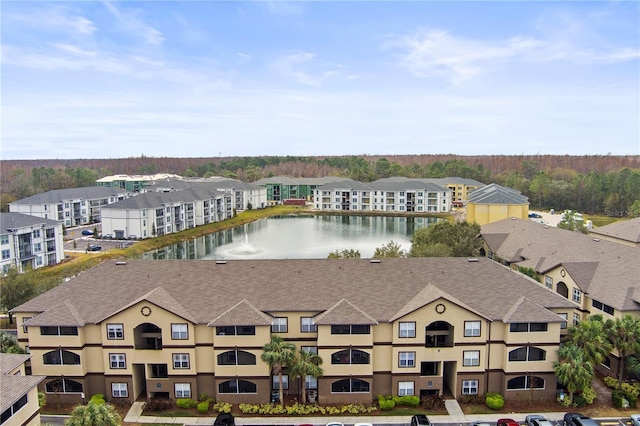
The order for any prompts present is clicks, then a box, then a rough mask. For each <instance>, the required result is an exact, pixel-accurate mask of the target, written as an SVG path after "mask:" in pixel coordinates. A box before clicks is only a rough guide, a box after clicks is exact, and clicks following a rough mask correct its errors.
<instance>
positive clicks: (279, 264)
mask: <svg viewBox="0 0 640 426" xmlns="http://www.w3.org/2000/svg"><path fill="white" fill-rule="evenodd" d="M427 284H432V285H433V286H434V287H436V288H438V289H440V290H441V291H442V292H443V294H445V293H446V295H450V297H451V299H452V300H455V302H456V303H458V304H460V305H461V306H467V307H468V309H470V310H473V311H474V312H477V313H479V314H480V315H482V316H484V317H485V318H488V319H491V320H500V319H502V318H503V316H504V312H505V310H508V309H509V308H510V307H511V306H513V304H515V303H516V302H517V300H518V298H519V297H520V296H524V297H526V298H527V299H530V300H531V301H533V302H535V303H537V304H539V305H541V306H545V307H547V308H571V307H574V305H573V303H572V302H570V301H568V300H567V299H565V298H564V297H562V296H560V295H558V294H556V293H554V292H551V291H549V290H547V289H546V288H544V287H543V286H540V285H537V284H535V283H533V282H531V280H530V279H529V278H525V277H523V276H521V275H520V274H517V273H514V272H513V271H511V270H510V269H509V268H507V267H504V266H502V265H500V264H498V263H496V262H493V261H491V260H489V259H479V260H478V261H477V262H468V261H467V259H464V258H407V259H384V260H382V261H381V262H380V263H372V262H370V261H369V260H365V259H298V260H230V261H227V262H226V263H224V264H219V263H217V262H211V261H208V260H145V261H142V260H138V261H128V262H127V264H125V265H122V264H116V263H115V262H104V263H102V264H100V265H98V266H96V267H95V268H93V269H91V270H89V271H86V272H84V273H82V274H80V275H78V276H77V277H75V278H73V279H71V280H70V281H68V282H66V283H63V284H60V285H59V286H58V287H55V288H53V289H52V290H50V291H48V292H47V293H44V294H42V295H40V296H38V297H36V298H34V299H32V300H30V301H28V302H26V303H24V304H22V305H20V306H18V307H16V308H15V309H14V310H13V311H14V312H30V313H31V312H33V313H38V312H45V314H44V315H43V314H41V315H38V316H36V317H35V318H34V319H32V320H31V321H34V324H35V321H38V323H40V324H43V325H58V322H59V317H58V316H57V315H51V314H49V312H48V311H50V310H53V312H54V313H55V312H58V310H59V308H58V305H60V301H61V300H64V301H65V303H70V304H72V305H73V307H74V308H75V310H76V311H77V313H78V316H79V317H80V320H81V321H78V322H82V323H85V324H97V323H100V322H101V321H104V320H105V319H107V318H109V317H110V316H111V315H113V314H114V313H116V312H119V311H121V310H122V309H123V307H125V306H128V305H130V304H132V303H133V302H135V301H136V300H141V298H144V297H145V295H148V294H149V293H150V292H151V291H153V290H154V289H156V288H158V287H159V285H162V288H163V289H164V291H166V295H165V296H163V299H165V300H169V298H168V296H170V297H171V298H173V299H174V300H175V304H176V311H178V312H182V310H183V309H184V311H186V312H187V313H188V315H190V316H191V317H192V318H193V321H194V322H195V323H200V324H209V323H211V322H212V321H214V320H218V319H219V320H222V316H223V314H225V313H229V314H232V313H233V312H231V311H230V309H231V308H232V307H234V306H235V305H237V304H238V303H239V302H241V301H243V300H245V301H246V303H244V304H243V306H249V305H248V304H250V305H251V306H254V307H255V308H256V309H258V310H259V311H261V312H265V313H272V312H281V311H296V312H310V313H312V314H317V313H323V312H325V311H327V310H330V309H331V308H333V311H334V313H335V315H337V314H338V313H340V315H343V319H342V320H343V321H347V320H351V319H353V318H352V315H353V312H357V311H361V312H360V313H359V314H358V315H360V316H361V318H362V316H364V317H370V321H378V322H388V321H390V320H391V319H392V318H396V317H397V314H398V312H399V311H401V310H402V309H403V308H405V307H406V306H409V305H411V306H412V308H415V307H417V305H418V304H417V303H416V301H415V300H414V298H416V296H417V295H419V294H420V293H421V292H423V291H424V289H425V286H426V285H427ZM470 288H473V291H470ZM292 291H295V294H296V296H295V297H292V296H293V295H292ZM203 295H204V296H203ZM423 297H426V296H423ZM445 297H446V296H445ZM343 299H344V301H343ZM427 299H428V298H426V299H424V300H425V301H427ZM67 300H68V302H67ZM412 301H413V302H412ZM412 303H413V304H412ZM347 306H350V307H353V309H350V310H348V309H346V307H347ZM168 307H169V306H168V305H167V308H168ZM233 314H234V315H235V313H233ZM180 315H181V316H183V317H186V315H187V314H185V313H184V312H182V313H180ZM327 315H329V314H327ZM39 318H43V319H46V324H44V323H45V321H39ZM335 318H336V317H335V316H333V317H331V321H334V320H335ZM367 321H369V320H367ZM65 322H66V321H65ZM236 325H237V324H236Z"/></svg>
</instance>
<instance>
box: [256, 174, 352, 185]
mask: <svg viewBox="0 0 640 426" xmlns="http://www.w3.org/2000/svg"><path fill="white" fill-rule="evenodd" d="M345 180H351V179H347V178H343V177H338V176H324V177H319V178H303V177H289V176H272V177H268V178H263V179H260V180H257V181H255V182H253V183H254V184H256V185H259V186H264V185H266V184H268V183H275V184H283V185H324V184H327V183H331V182H341V181H345Z"/></svg>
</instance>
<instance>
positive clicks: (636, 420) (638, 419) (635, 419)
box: [631, 414, 640, 426]
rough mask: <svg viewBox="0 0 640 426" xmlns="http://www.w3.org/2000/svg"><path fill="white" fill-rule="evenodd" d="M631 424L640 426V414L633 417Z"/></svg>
mask: <svg viewBox="0 0 640 426" xmlns="http://www.w3.org/2000/svg"><path fill="white" fill-rule="evenodd" d="M631 424H632V425H633V426H640V414H632V415H631Z"/></svg>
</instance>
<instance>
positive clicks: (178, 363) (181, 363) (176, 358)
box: [173, 354, 189, 370]
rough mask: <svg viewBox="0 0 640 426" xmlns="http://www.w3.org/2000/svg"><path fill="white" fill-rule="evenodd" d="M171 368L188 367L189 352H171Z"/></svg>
mask: <svg viewBox="0 0 640 426" xmlns="http://www.w3.org/2000/svg"><path fill="white" fill-rule="evenodd" d="M173 368H174V369H176V370H177V369H183V368H189V354H173Z"/></svg>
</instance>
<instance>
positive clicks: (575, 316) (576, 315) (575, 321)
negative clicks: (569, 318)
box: [573, 312, 581, 325]
mask: <svg viewBox="0 0 640 426" xmlns="http://www.w3.org/2000/svg"><path fill="white" fill-rule="evenodd" d="M580 320H581V318H580V314H579V313H577V312H574V313H573V325H578V324H580Z"/></svg>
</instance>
